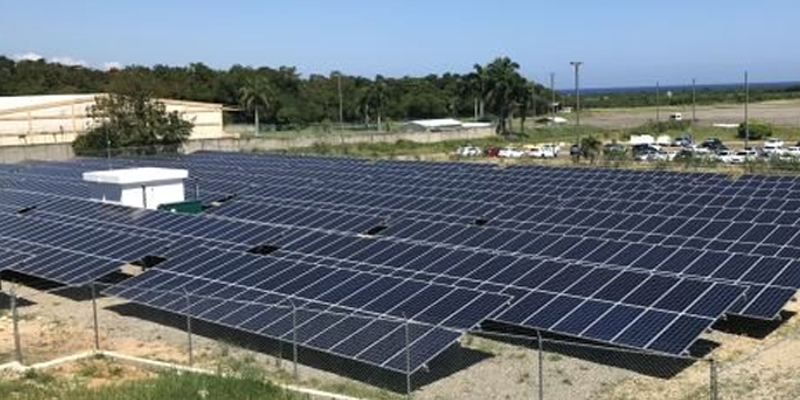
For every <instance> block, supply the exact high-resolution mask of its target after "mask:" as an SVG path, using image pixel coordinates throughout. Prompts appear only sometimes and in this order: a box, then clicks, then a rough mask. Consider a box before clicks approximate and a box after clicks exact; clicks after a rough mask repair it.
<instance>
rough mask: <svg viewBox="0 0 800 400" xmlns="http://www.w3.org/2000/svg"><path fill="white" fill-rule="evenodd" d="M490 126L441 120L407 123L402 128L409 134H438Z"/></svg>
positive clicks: (483, 123) (480, 123) (481, 123)
mask: <svg viewBox="0 0 800 400" xmlns="http://www.w3.org/2000/svg"><path fill="white" fill-rule="evenodd" d="M491 126H492V124H490V123H485V122H467V123H465V122H461V121H459V120H457V119H453V118H442V119H420V120H415V121H409V122H407V123H406V124H405V125H404V126H403V130H404V131H410V132H439V131H447V130H459V129H482V128H489V127H491Z"/></svg>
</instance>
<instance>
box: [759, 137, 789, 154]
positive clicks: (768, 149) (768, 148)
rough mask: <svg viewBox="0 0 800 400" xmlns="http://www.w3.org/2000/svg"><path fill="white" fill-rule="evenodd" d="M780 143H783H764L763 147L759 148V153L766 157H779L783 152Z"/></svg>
mask: <svg viewBox="0 0 800 400" xmlns="http://www.w3.org/2000/svg"><path fill="white" fill-rule="evenodd" d="M779 143H780V144H781V145H780V146H779V145H778V144H779ZM782 143H783V142H782V141H781V142H775V143H770V142H766V143H764V147H762V148H761V151H762V152H763V153H764V155H765V156H768V157H769V156H780V155H782V154H783V152H784V149H783V144H782Z"/></svg>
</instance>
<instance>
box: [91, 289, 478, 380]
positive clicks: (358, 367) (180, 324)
mask: <svg viewBox="0 0 800 400" xmlns="http://www.w3.org/2000/svg"><path fill="white" fill-rule="evenodd" d="M106 309H107V310H109V311H113V312H116V313H118V314H120V315H124V316H129V317H135V318H140V319H143V320H147V321H151V322H155V323H158V324H162V325H166V326H169V327H172V328H175V329H179V330H184V331H185V330H186V327H187V319H186V316H183V315H178V314H174V313H171V312H167V311H163V310H158V309H154V308H150V307H147V306H142V305H138V304H134V303H123V304H118V305H113V306H109V307H107V308H106ZM191 325H192V333H193V334H194V335H199V336H202V337H205V338H208V339H212V340H215V341H217V342H219V343H224V344H230V345H232V346H235V347H240V348H244V349H247V350H251V351H255V352H259V353H262V354H268V355H271V356H273V357H276V358H279V359H281V360H285V361H282V365H283V367H284V368H286V370H288V371H289V372H290V373H291V360H292V358H293V349H292V344H291V342H287V341H281V340H275V339H270V338H267V337H264V336H260V335H255V334H252V333H249V332H244V331H240V330H236V329H232V328H228V327H225V326H221V325H217V324H213V323H209V322H206V321H201V320H197V319H192V322H191ZM297 353H298V354H297V359H298V363H299V364H301V365H304V366H308V367H312V368H315V369H318V370H323V371H327V372H330V373H333V374H336V375H340V376H344V377H347V378H349V379H352V380H355V381H359V382H363V383H366V384H369V385H372V386H376V387H380V388H383V389H386V390H390V391H393V392H397V393H405V392H406V375H405V374H402V373H397V372H393V371H388V370H384V369H381V368H377V367H373V366H370V365H367V364H364V363H361V362H358V361H354V360H349V359H345V358H343V357H339V356H335V355H331V354H327V353H324V352H320V351H316V350H313V349H307V348H303V347H298V352H297ZM488 357H491V355H490V354H487V353H483V352H480V351H477V350H472V349H467V348H462V347H460V346H458V345H454V346H451V347H450V348H449V349H448V350H447V351H445V352H444V353H443V354H441V355H440V356H439V357H437V358H436V360H435V361H433V362H432V363H430V364H428V365H427V368H423V369H421V370H420V371H418V372H416V373H415V374H414V375H413V376H412V379H411V384H412V388H417V387H420V386H423V385H427V384H429V383H431V382H434V381H437V380H439V379H443V378H446V377H448V376H450V375H452V374H454V373H456V372H458V371H460V370H462V369H465V368H467V367H469V366H471V365H473V364H475V363H478V362H480V361H482V360H484V359H486V358H488ZM302 378H303V377H302V376H301V379H302Z"/></svg>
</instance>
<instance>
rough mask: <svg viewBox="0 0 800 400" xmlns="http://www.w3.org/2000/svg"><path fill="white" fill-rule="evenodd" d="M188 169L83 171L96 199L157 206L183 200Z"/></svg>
mask: <svg viewBox="0 0 800 400" xmlns="http://www.w3.org/2000/svg"><path fill="white" fill-rule="evenodd" d="M188 177H189V171H187V170H184V169H168V168H130V169H116V170H107V171H92V172H85V173H84V174H83V180H84V181H86V182H89V183H90V188H91V191H90V193H91V197H92V198H93V199H95V200H99V201H103V202H108V203H114V204H120V205H124V206H127V207H134V208H148V209H151V210H155V209H157V208H158V206H160V205H161V204H170V203H179V202H182V201H184V191H183V181H184V179H186V178H188Z"/></svg>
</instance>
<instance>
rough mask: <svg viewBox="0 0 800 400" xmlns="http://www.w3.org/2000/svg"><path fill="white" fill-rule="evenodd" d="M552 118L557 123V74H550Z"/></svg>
mask: <svg viewBox="0 0 800 400" xmlns="http://www.w3.org/2000/svg"><path fill="white" fill-rule="evenodd" d="M550 117H551V118H552V119H553V121H551V122H552V123H555V122H556V74H555V73H553V72H551V73H550Z"/></svg>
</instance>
